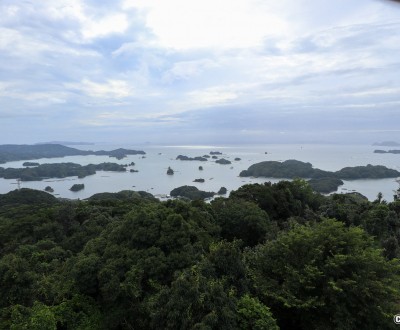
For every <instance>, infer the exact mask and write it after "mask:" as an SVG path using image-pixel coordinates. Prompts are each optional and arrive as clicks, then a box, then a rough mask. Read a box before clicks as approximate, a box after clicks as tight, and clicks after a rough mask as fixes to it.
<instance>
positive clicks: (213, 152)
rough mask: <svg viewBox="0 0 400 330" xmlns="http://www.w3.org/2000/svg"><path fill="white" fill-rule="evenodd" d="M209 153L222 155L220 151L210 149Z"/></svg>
mask: <svg viewBox="0 0 400 330" xmlns="http://www.w3.org/2000/svg"><path fill="white" fill-rule="evenodd" d="M210 155H222V152H220V151H210Z"/></svg>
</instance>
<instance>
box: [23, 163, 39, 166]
mask: <svg viewBox="0 0 400 330" xmlns="http://www.w3.org/2000/svg"><path fill="white" fill-rule="evenodd" d="M39 165H40V164H39V163H34V162H25V163H23V164H22V166H39Z"/></svg>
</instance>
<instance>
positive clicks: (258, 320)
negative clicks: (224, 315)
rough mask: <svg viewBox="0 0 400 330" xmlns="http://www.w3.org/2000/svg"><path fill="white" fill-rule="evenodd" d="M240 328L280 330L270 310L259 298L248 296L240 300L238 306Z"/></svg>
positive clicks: (248, 329)
mask: <svg viewBox="0 0 400 330" xmlns="http://www.w3.org/2000/svg"><path fill="white" fill-rule="evenodd" d="M237 314H238V323H239V328H240V329H243V330H264V329H268V330H278V329H279V327H278V325H277V324H276V320H275V319H274V317H273V315H272V313H271V311H270V309H269V308H268V307H267V306H265V305H263V304H262V303H261V302H260V301H259V300H258V299H257V298H252V297H250V296H249V295H248V294H246V295H244V296H243V297H241V298H240V300H239V301H238V304H237Z"/></svg>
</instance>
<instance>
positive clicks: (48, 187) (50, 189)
mask: <svg viewBox="0 0 400 330" xmlns="http://www.w3.org/2000/svg"><path fill="white" fill-rule="evenodd" d="M44 191H47V192H50V193H52V192H54V189H53V188H52V187H50V186H47V187H46V188H44Z"/></svg>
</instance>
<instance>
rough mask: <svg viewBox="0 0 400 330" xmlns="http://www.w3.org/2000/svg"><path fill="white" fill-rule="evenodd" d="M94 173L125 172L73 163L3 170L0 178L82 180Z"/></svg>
mask: <svg viewBox="0 0 400 330" xmlns="http://www.w3.org/2000/svg"><path fill="white" fill-rule="evenodd" d="M96 171H111V172H126V169H125V167H123V166H122V165H119V164H116V163H101V164H89V165H85V166H83V165H80V164H75V163H54V164H41V165H39V166H37V167H27V168H3V167H0V178H4V179H20V180H21V181H41V180H43V179H46V178H66V177H70V176H77V177H78V178H84V177H86V176H88V175H93V174H96Z"/></svg>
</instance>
